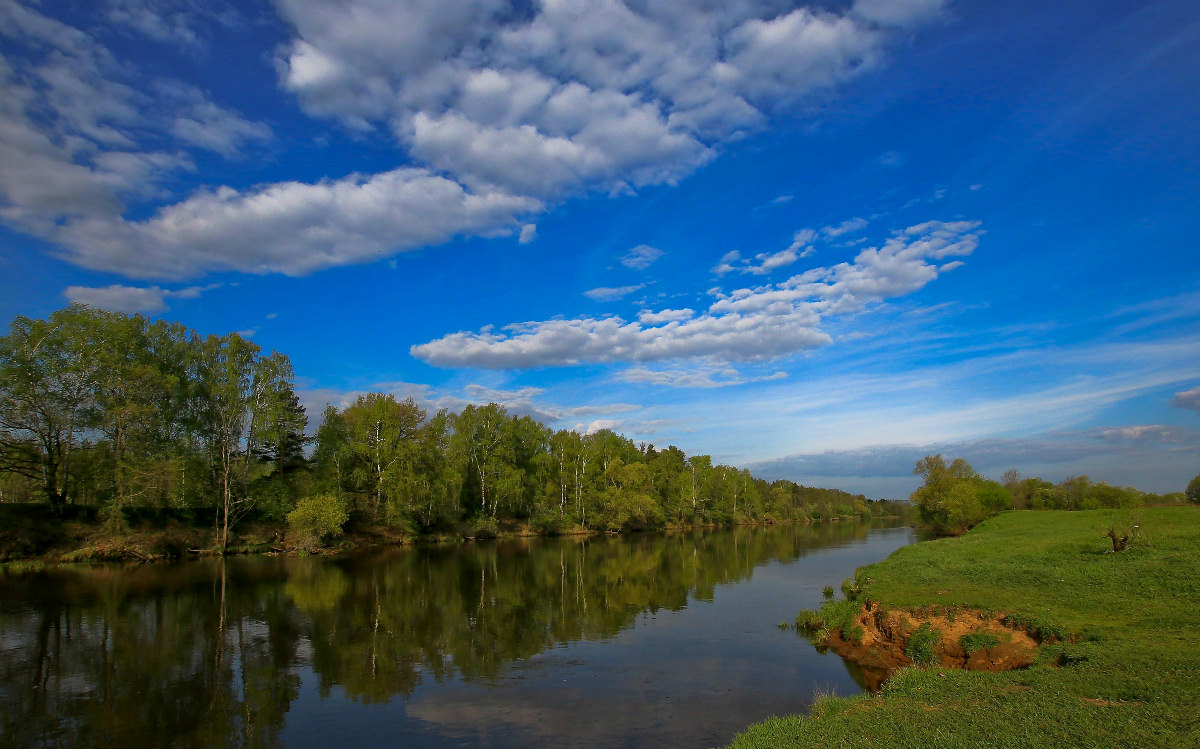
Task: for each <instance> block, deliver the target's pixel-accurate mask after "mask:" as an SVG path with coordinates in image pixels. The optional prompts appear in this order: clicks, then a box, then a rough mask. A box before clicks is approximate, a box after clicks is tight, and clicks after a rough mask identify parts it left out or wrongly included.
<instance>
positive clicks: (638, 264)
mask: <svg viewBox="0 0 1200 749" xmlns="http://www.w3.org/2000/svg"><path fill="white" fill-rule="evenodd" d="M664 254H666V253H664V252H663V251H662V250H660V249H658V248H656V247H651V246H650V245H647V244H639V245H638V246H637V247H634V248H633V249H632V250H630V251H629V252H626V253H625V254H624V255H622V256H621V258H620V260H621V265H624V266H625V267H626V268H632V269H634V270H646V269H647V268H649V267H650V266H651V265H653V264H654V261H655V260H658V259H659V258H660V257H662V256H663V255H664Z"/></svg>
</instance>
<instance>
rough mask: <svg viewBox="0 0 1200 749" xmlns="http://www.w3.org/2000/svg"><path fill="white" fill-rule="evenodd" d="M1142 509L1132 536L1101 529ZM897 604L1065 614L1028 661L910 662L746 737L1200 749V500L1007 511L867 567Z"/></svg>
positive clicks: (1053, 617)
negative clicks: (1117, 544) (974, 668)
mask: <svg viewBox="0 0 1200 749" xmlns="http://www.w3.org/2000/svg"><path fill="white" fill-rule="evenodd" d="M1130 520H1134V521H1135V522H1138V524H1139V525H1140V528H1139V533H1140V538H1139V540H1138V541H1137V542H1136V543H1134V544H1133V545H1132V546H1131V548H1129V549H1127V550H1126V551H1124V552H1122V553H1119V554H1113V553H1105V551H1106V550H1109V549H1111V548H1112V545H1111V542H1110V541H1109V540H1108V539H1107V538H1103V537H1102V536H1101V535H1100V534H1101V533H1102V532H1103V531H1104V530H1107V528H1108V527H1109V525H1110V524H1112V523H1113V522H1114V521H1115V522H1118V523H1119V522H1128V521H1130ZM859 579H860V580H866V581H867V582H866V589H865V595H866V596H868V597H870V598H871V599H872V600H874V601H879V602H882V603H884V604H887V605H889V606H901V607H918V606H928V605H931V604H941V605H954V604H961V605H966V606H971V607H978V608H982V609H991V610H1002V611H1006V612H1009V613H1013V614H1017V615H1019V616H1021V617H1023V618H1025V619H1028V620H1038V621H1041V622H1045V623H1047V624H1049V625H1052V626H1053V625H1058V626H1059V627H1061V628H1062V629H1064V630H1066V631H1067V632H1068V633H1070V634H1071V635H1072V637H1070V638H1069V640H1068V641H1066V642H1060V643H1050V644H1043V645H1042V646H1041V648H1040V651H1039V654H1038V657H1037V661H1036V663H1035V664H1034V665H1033V666H1032V667H1031V668H1029V669H1026V670H1020V671H1009V672H1005V673H985V672H969V671H955V670H947V669H944V668H941V669H939V668H932V669H916V668H910V669H905V670H903V671H900V672H898V673H897V675H896V676H894V677H893V678H892V680H891V681H890V682H889V683H888V685H887V686H886V687H885V688H884V690H883V692H882V693H881V694H879V695H877V696H871V695H863V696H860V697H851V698H829V699H825V700H822V701H820V702H819V703H817V705H816V706H815V707H814V709H813V712H812V716H811V717H808V718H805V717H801V716H789V717H783V718H776V719H772V720H769V721H766V722H764V723H760V724H757V725H755V726H752V727H751V728H750V729H748V730H747V731H746V732H745V733H743V734H740V735H739V736H738V737H737V738H736V739H735V740H734V742H733V744H732V746H733V747H736V748H738V749H744V748H746V747H822V748H823V749H824V748H828V747H870V748H871V749H877V748H878V747H1043V746H1052V747H1105V749H1109V748H1111V747H1188V749H1194V747H1197V746H1200V508H1193V507H1177V508H1146V509H1142V510H1133V511H1130V510H1119V511H1118V510H1096V511H1089V512H1008V513H1005V514H1003V515H1001V516H999V517H996V518H993V519H991V520H989V521H987V522H985V523H983V524H981V525H979V526H978V527H977V528H975V529H974V530H972V531H971V532H970V533H968V534H967V535H965V536H962V537H960V538H950V539H942V540H937V541H929V542H924V543H920V544H917V545H915V546H909V547H905V548H903V549H900V550H899V551H897V552H896V553H894V554H893V555H892V556H891V557H890V558H888V559H887V560H885V561H884V562H881V563H879V564H874V565H871V566H868V567H865V568H863V569H862V570H860V572H859Z"/></svg>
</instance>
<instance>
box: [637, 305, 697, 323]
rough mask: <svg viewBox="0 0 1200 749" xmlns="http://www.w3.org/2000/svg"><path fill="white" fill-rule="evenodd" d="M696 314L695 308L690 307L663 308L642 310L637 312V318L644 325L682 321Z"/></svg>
mask: <svg viewBox="0 0 1200 749" xmlns="http://www.w3.org/2000/svg"><path fill="white" fill-rule="evenodd" d="M695 316H696V312H695V310H691V309H687V308H684V309H664V310H659V311H658V312H651V311H649V310H642V311H641V312H639V313H638V320H639V321H640V322H642V323H644V324H646V325H660V324H662V323H668V322H682V321H683V320H689V319H691V318H693V317H695Z"/></svg>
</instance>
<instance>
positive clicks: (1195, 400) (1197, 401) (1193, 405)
mask: <svg viewBox="0 0 1200 749" xmlns="http://www.w3.org/2000/svg"><path fill="white" fill-rule="evenodd" d="M1171 405H1173V406H1177V407H1178V408H1186V409H1188V410H1190V411H1197V412H1200V387H1196V388H1192V389H1191V390H1183V391H1181V392H1178V393H1176V394H1175V397H1174V398H1172V399H1171Z"/></svg>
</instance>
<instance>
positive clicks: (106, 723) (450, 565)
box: [0, 523, 868, 747]
mask: <svg viewBox="0 0 1200 749" xmlns="http://www.w3.org/2000/svg"><path fill="white" fill-rule="evenodd" d="M867 532H868V528H867V526H864V525H861V524H854V523H845V524H828V525H815V526H804V525H790V526H777V527H774V528H769V529H751V528H734V529H731V530H720V531H713V532H698V533H687V534H662V535H634V536H624V537H619V538H609V537H592V538H566V539H529V540H522V541H511V542H498V543H489V544H475V545H468V546H461V547H434V548H419V549H407V550H398V551H394V552H391V553H388V554H384V555H378V556H372V557H362V558H356V559H347V560H336V561H332V562H331V561H325V560H320V559H312V558H308V559H299V558H289V559H235V560H228V561H224V562H222V561H214V560H206V561H203V562H192V563H188V564H184V565H170V566H167V565H163V566H146V567H140V568H94V569H84V570H55V571H50V572H45V573H39V574H34V575H20V576H16V575H8V576H6V577H4V578H0V589H2V590H3V591H4V595H3V596H0V600H2V601H3V603H0V655H2V657H0V708H2V709H0V715H2V717H0V746H14V747H16V746H22V747H24V746H60V745H63V746H65V745H73V746H79V745H83V746H141V745H148V744H153V745H156V746H248V747H252V746H272V745H277V744H278V743H279V737H280V732H281V731H282V729H283V726H284V721H285V717H286V714H287V711H288V708H289V706H290V705H291V703H292V702H293V700H295V699H296V697H297V696H298V694H299V687H300V676H299V667H301V666H308V667H309V668H311V670H312V672H313V673H314V674H315V675H316V677H317V679H318V680H319V688H320V690H321V694H322V696H327V695H328V694H329V693H330V690H332V689H333V688H334V687H338V688H340V689H341V690H342V691H343V692H344V693H345V694H346V695H347V696H348V697H350V698H351V699H354V700H356V701H359V702H362V703H377V702H384V701H387V700H389V699H392V698H396V697H404V696H407V695H410V694H412V692H413V690H414V689H415V688H416V687H417V686H418V685H419V684H420V683H422V681H423V680H426V679H432V680H435V681H442V680H444V679H447V678H461V679H465V680H480V681H485V682H486V681H490V680H495V679H498V678H499V677H501V676H502V675H503V674H504V673H505V670H506V669H507V667H508V666H509V665H510V664H512V663H513V662H515V661H517V660H523V659H527V658H530V657H531V656H534V655H536V654H538V653H540V652H542V651H544V650H547V649H549V648H553V647H555V646H557V645H561V644H563V643H570V642H578V641H583V640H597V639H607V638H612V637H614V636H616V635H617V634H618V633H620V632H621V631H622V630H624V629H627V628H629V627H632V626H634V625H635V622H636V620H637V618H638V616H639V615H640V614H643V613H648V614H653V613H655V612H657V611H659V610H660V609H667V610H672V611H674V610H679V609H682V608H684V607H686V606H687V605H688V603H689V601H692V600H710V599H711V598H712V597H713V594H714V590H715V588H716V586H718V585H721V584H724V583H730V582H735V581H738V580H743V579H746V578H748V577H749V576H751V575H752V574H753V570H754V568H755V567H756V566H758V565H761V564H763V563H765V562H768V561H773V560H778V561H791V560H794V559H796V558H798V557H800V556H803V555H805V554H807V553H809V552H811V551H814V550H817V549H821V548H825V547H828V546H830V545H837V544H842V543H845V542H848V541H851V540H854V539H858V538H865V537H866V535H867Z"/></svg>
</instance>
